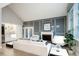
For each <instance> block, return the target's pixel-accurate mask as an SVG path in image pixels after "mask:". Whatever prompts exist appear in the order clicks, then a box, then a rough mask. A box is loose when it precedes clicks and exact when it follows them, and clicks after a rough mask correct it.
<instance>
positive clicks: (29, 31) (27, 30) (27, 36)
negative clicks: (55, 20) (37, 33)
mask: <svg viewBox="0 0 79 59" xmlns="http://www.w3.org/2000/svg"><path fill="white" fill-rule="evenodd" d="M33 32H34V31H33V27H24V38H25V39H30V38H31V37H32V36H33Z"/></svg>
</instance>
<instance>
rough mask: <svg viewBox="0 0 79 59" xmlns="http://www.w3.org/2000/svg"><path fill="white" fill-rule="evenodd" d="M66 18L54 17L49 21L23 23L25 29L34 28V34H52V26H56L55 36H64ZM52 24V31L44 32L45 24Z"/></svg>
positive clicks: (48, 19)
mask: <svg viewBox="0 0 79 59" xmlns="http://www.w3.org/2000/svg"><path fill="white" fill-rule="evenodd" d="M65 22H66V17H65V16H61V17H54V18H47V19H40V20H34V21H26V22H24V23H23V27H34V34H35V35H41V32H51V31H52V26H54V28H53V30H54V35H64V33H65V29H66V23H65ZM48 23H50V29H51V30H44V24H48Z"/></svg>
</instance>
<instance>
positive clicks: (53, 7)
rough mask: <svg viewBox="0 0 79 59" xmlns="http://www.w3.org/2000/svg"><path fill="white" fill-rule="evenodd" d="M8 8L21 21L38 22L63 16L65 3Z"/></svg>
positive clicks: (28, 4)
mask: <svg viewBox="0 0 79 59" xmlns="http://www.w3.org/2000/svg"><path fill="white" fill-rule="evenodd" d="M9 7H10V8H11V9H12V10H13V11H14V12H15V13H16V14H17V15H18V16H19V17H20V18H21V19H22V20H23V21H31V20H39V19H45V18H51V17H58V16H65V15H66V14H67V4H66V3H16V4H11V5H9Z"/></svg>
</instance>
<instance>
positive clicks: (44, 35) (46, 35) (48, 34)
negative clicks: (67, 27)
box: [41, 32, 53, 42]
mask: <svg viewBox="0 0 79 59" xmlns="http://www.w3.org/2000/svg"><path fill="white" fill-rule="evenodd" d="M41 38H42V40H43V41H47V42H52V38H53V34H52V32H41Z"/></svg>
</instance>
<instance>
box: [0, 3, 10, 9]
mask: <svg viewBox="0 0 79 59" xmlns="http://www.w3.org/2000/svg"><path fill="white" fill-rule="evenodd" d="M9 4H10V3H0V8H3V7H5V6H7V5H9Z"/></svg>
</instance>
